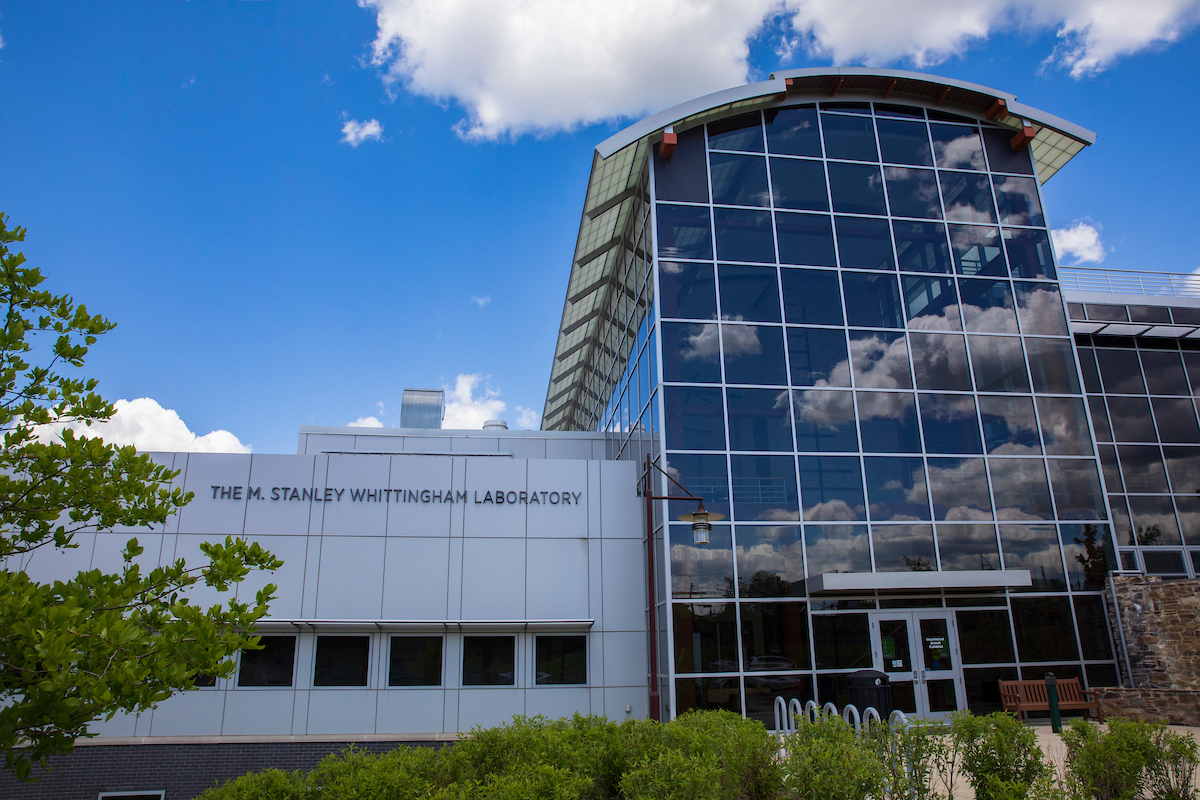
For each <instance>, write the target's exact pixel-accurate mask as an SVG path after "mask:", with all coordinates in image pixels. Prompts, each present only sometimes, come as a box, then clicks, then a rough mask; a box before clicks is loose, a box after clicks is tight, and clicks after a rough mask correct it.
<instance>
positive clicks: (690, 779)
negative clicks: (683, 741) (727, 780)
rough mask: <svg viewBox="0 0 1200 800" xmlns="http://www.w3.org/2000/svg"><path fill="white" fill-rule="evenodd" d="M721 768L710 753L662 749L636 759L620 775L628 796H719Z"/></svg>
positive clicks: (708, 799) (714, 799)
mask: <svg viewBox="0 0 1200 800" xmlns="http://www.w3.org/2000/svg"><path fill="white" fill-rule="evenodd" d="M722 778H723V776H722V774H721V768H720V766H719V765H718V764H717V761H716V759H715V758H714V757H713V756H712V754H706V755H705V756H699V757H697V756H695V755H685V754H684V753H682V752H680V751H679V750H662V751H660V752H659V753H658V754H657V755H654V756H646V757H644V758H642V759H640V760H639V761H637V762H635V763H634V764H633V765H632V767H631V768H630V770H629V771H628V772H626V773H625V775H624V777H623V778H621V787H620V788H621V796H622V797H624V798H627V800H720V798H722V797H725V796H726V795H725V793H724V791H722V787H721V784H722Z"/></svg>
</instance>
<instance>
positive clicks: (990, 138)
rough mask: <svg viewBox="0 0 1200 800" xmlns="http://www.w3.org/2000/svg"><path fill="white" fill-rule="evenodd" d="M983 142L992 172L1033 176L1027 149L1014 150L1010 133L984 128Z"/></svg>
mask: <svg viewBox="0 0 1200 800" xmlns="http://www.w3.org/2000/svg"><path fill="white" fill-rule="evenodd" d="M983 141H984V144H986V145H987V155H988V166H989V167H991V170H992V172H1016V173H1018V174H1020V175H1032V174H1033V162H1031V161H1030V160H1029V148H1026V149H1024V150H1014V149H1013V146H1012V133H1011V132H1010V131H1001V130H996V129H994V128H984V130H983Z"/></svg>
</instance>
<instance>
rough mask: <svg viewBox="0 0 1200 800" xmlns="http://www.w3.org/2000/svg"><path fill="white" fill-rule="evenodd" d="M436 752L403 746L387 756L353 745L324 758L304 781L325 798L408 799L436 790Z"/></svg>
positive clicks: (308, 788)
mask: <svg viewBox="0 0 1200 800" xmlns="http://www.w3.org/2000/svg"><path fill="white" fill-rule="evenodd" d="M436 759H437V753H436V751H434V750H432V749H430V748H426V747H399V748H396V749H395V750H391V751H388V752H387V753H384V754H383V755H375V754H373V753H364V752H363V751H361V750H355V749H354V748H353V747H351V748H350V749H349V750H344V751H342V752H341V753H334V754H331V755H328V756H326V757H325V758H323V759H321V763H319V764H318V765H317V767H316V769H314V770H313V771H312V772H310V773H308V775H307V776H306V777H305V778H304V781H303V784H304V787H305V789H306V791H307V795H306V796H308V797H314V798H320V799H321V800H408V798H412V797H419V796H421V795H422V794H424V793H425V792H427V791H429V790H430V789H432V783H431V779H432V777H433V776H434V774H435V771H434V763H435V761H436Z"/></svg>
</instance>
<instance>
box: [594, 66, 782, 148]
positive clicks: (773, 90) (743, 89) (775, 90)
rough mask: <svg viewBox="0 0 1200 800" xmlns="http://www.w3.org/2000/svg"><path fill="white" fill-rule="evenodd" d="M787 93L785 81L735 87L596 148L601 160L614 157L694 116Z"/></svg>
mask: <svg viewBox="0 0 1200 800" xmlns="http://www.w3.org/2000/svg"><path fill="white" fill-rule="evenodd" d="M786 91H787V86H786V85H785V84H784V82H783V81H782V80H767V81H760V82H758V83H748V84H745V85H742V86H734V87H733V88H731V89H722V90H721V91H719V92H713V93H712V94H706V95H704V96H703V97H697V98H694V99H692V100H688V101H687V102H684V103H680V104H679V105H677V106H671V107H670V108H668V109H666V110H665V111H660V112H658V113H657V114H652V115H651V116H649V117H646V118H645V119H643V120H640V121H639V122H635V123H633V124H632V125H630V126H629V127H627V128H625V129H623V130H620V131H618V132H616V133H614V134H613V135H612V136H610V137H608V138H607V139H605V140H604V141H603V142H601V143H600V144H598V145H596V152H597V153H599V155H600V157H601V158H608V157H609V156H611V155H612V154H613V153H616V152H618V151H619V150H623V149H624V148H626V147H628V146H629V145H631V144H633V143H634V142H636V141H637V140H638V139H641V138H642V137H643V136H649V135H650V134H652V133H654V132H655V131H657V130H659V129H660V128H665V127H666V126H668V125H671V124H672V123H675V122H678V121H679V120H681V119H684V118H686V117H690V116H691V115H693V114H699V113H700V112H702V111H707V110H708V109H710V108H715V107H717V106H723V105H725V104H727V103H736V102H738V101H739V100H749V99H751V98H754V97H764V96H766V95H772V94H783V93H784V92H786Z"/></svg>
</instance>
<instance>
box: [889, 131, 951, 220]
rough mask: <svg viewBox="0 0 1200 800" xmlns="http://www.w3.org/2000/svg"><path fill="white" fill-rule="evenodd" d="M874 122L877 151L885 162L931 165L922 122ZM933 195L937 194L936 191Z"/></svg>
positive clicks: (926, 135) (930, 156)
mask: <svg viewBox="0 0 1200 800" xmlns="http://www.w3.org/2000/svg"><path fill="white" fill-rule="evenodd" d="M875 124H876V125H877V126H878V128H879V151H880V153H881V154H882V155H883V160H884V161H885V162H887V163H890V164H914V165H916V166H918V167H932V166H933V153H932V152H930V149H929V131H928V130H926V128H925V123H924V122H908V121H907V120H898V119H881V120H878V121H877V122H876V123H875ZM934 196H935V197H936V196H937V192H936V191H935V192H934ZM892 213H895V212H894V211H893V212H892Z"/></svg>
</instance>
